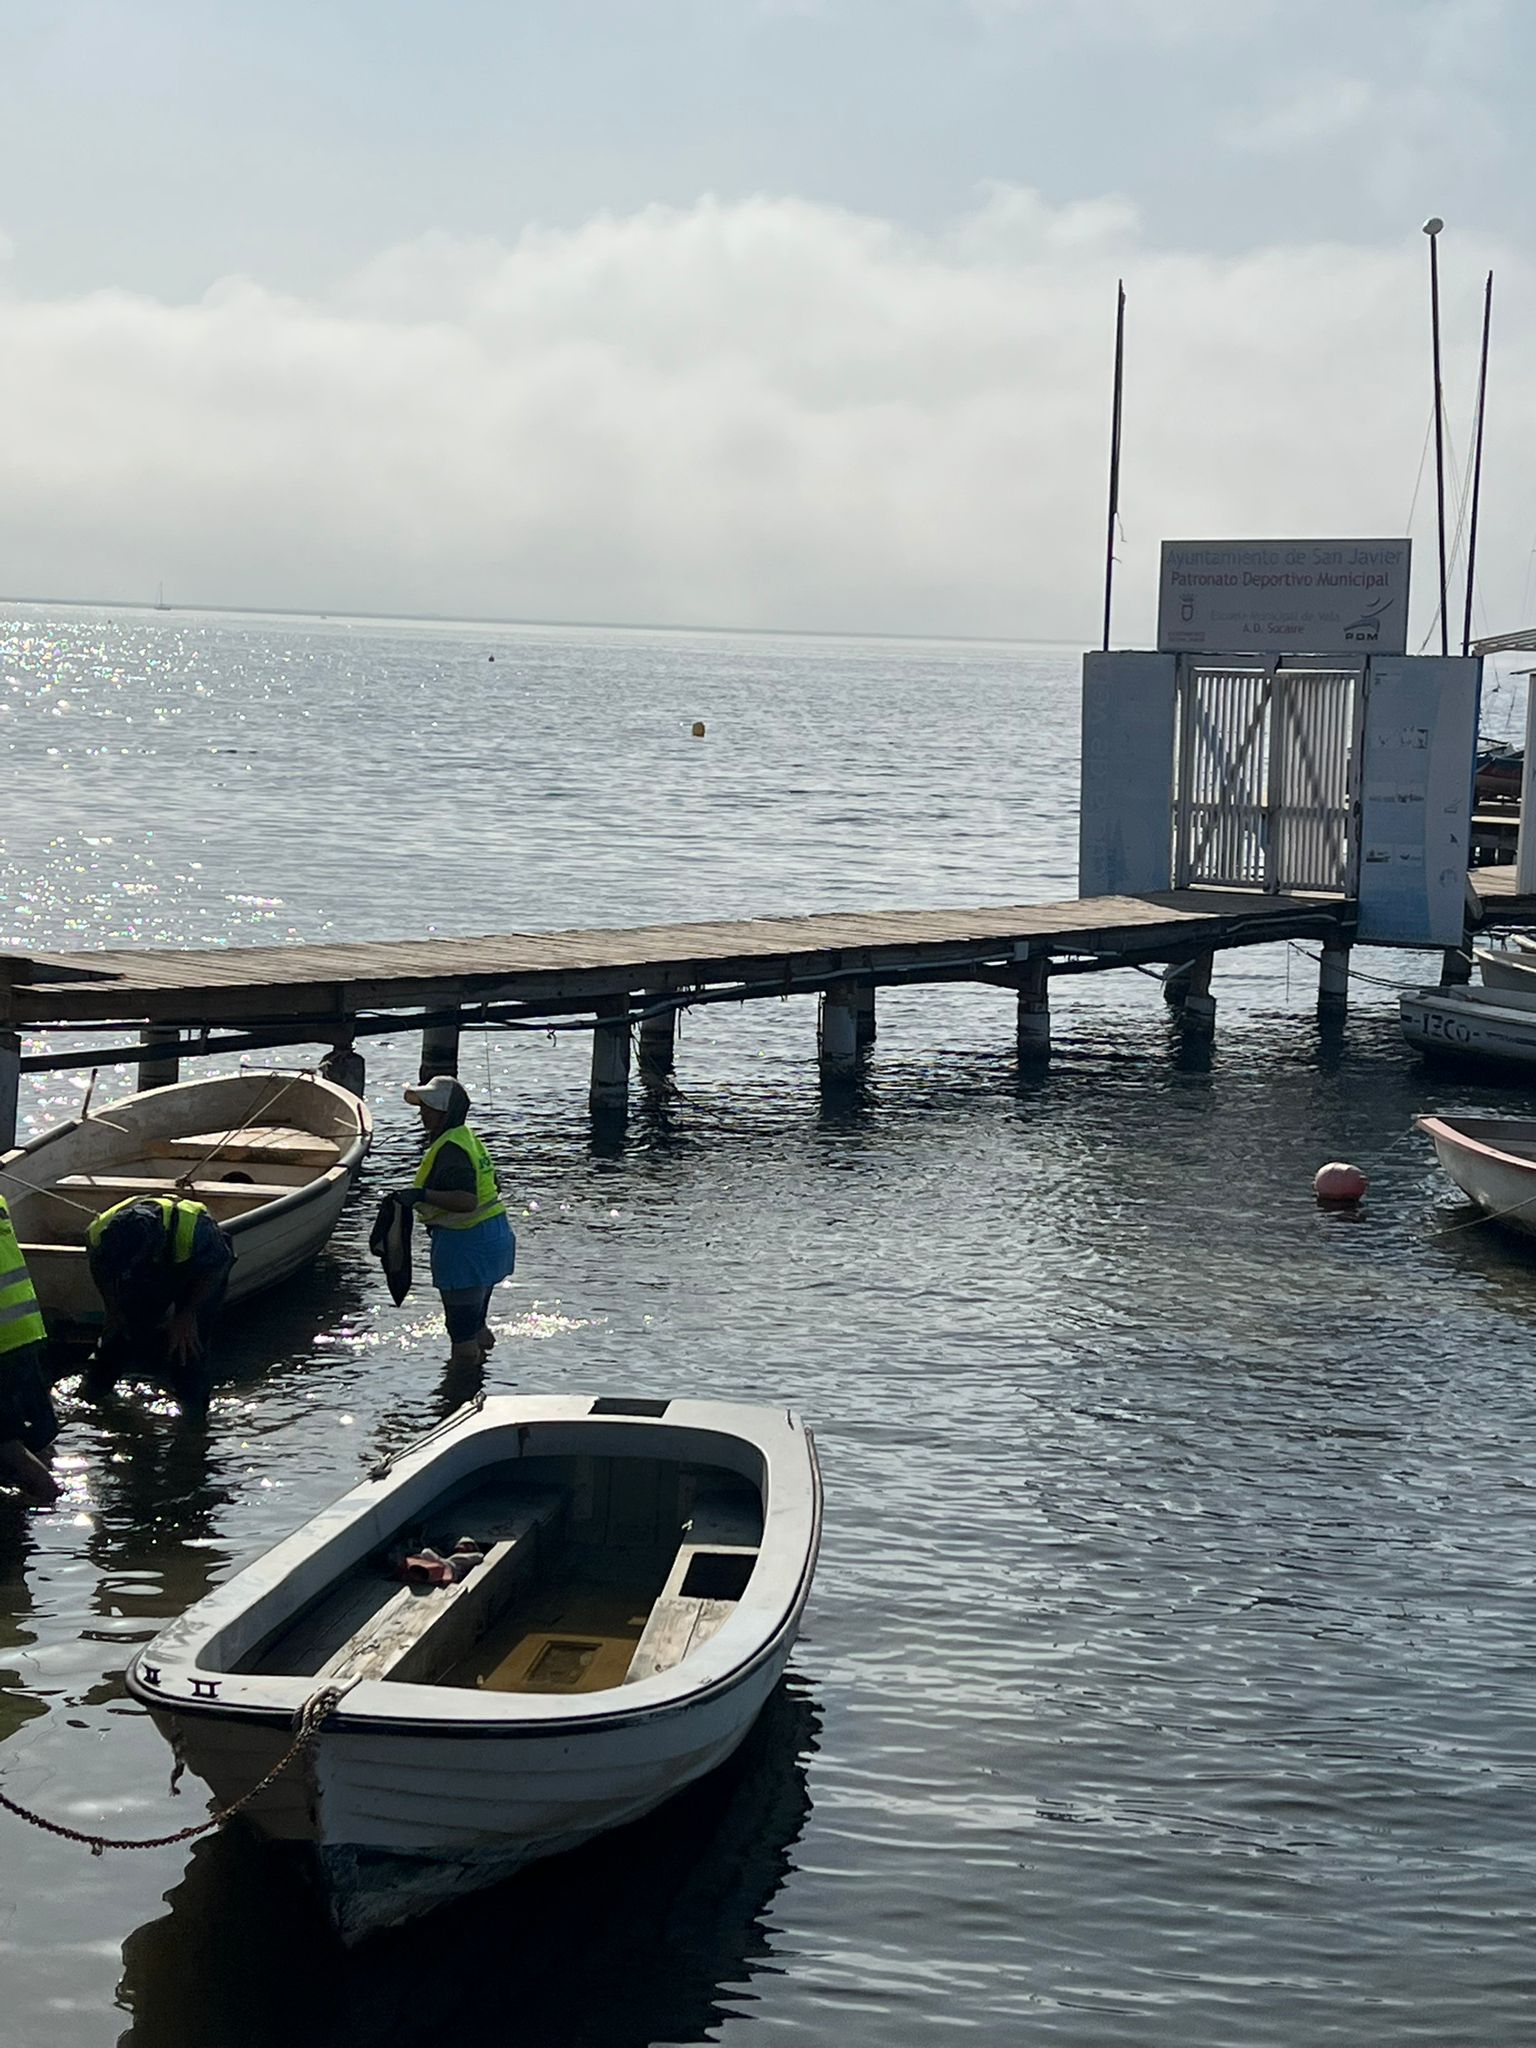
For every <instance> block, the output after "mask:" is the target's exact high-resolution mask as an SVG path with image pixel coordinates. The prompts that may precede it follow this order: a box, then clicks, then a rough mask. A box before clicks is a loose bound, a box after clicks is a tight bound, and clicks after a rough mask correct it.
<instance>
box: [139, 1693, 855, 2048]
mask: <svg viewBox="0 0 1536 2048" xmlns="http://www.w3.org/2000/svg"><path fill="white" fill-rule="evenodd" d="M819 1729H820V1716H819V1713H818V1710H817V1708H816V1705H815V1702H814V1700H813V1699H812V1697H811V1695H810V1693H809V1691H808V1690H807V1689H806V1687H805V1686H804V1684H803V1683H802V1682H801V1681H800V1680H798V1679H797V1678H795V1677H793V1676H791V1677H789V1678H787V1679H786V1680H785V1682H784V1684H783V1685H782V1686H781V1687H780V1688H779V1690H778V1692H777V1693H775V1695H774V1696H773V1698H772V1699H771V1700H770V1701H769V1703H768V1706H767V1708H766V1709H765V1710H764V1713H763V1716H762V1718H761V1720H760V1721H759V1722H758V1724H757V1726H756V1728H754V1729H753V1731H752V1733H751V1735H750V1736H749V1737H748V1738H747V1740H746V1742H745V1743H743V1745H742V1747H741V1749H740V1750H739V1751H738V1752H737V1754H736V1756H735V1757H734V1758H733V1759H732V1760H731V1761H730V1763H728V1764H727V1765H725V1766H724V1768H723V1769H722V1770H720V1771H717V1772H716V1773H715V1774H714V1775H713V1776H712V1777H711V1778H709V1779H707V1780H705V1782H704V1783H703V1784H700V1785H696V1786H694V1787H693V1788H692V1789H691V1790H690V1791H688V1792H686V1793H684V1794H683V1795H682V1797H681V1798H678V1799H675V1800H673V1801H672V1802H671V1803H670V1805H668V1806H667V1807H665V1808H663V1809H662V1810H661V1811H660V1812H659V1813H655V1814H652V1815H651V1816H650V1817H649V1818H648V1819H646V1820H643V1821H641V1822H639V1823H637V1824H636V1825H635V1826H634V1827H630V1828H626V1829H624V1830H623V1831H622V1832H620V1833H618V1834H615V1835H611V1836H608V1837H607V1838H605V1839H603V1840H600V1841H597V1842H594V1843H592V1844H591V1845H590V1846H589V1847H587V1848H586V1849H583V1850H580V1851H578V1852H577V1853H576V1854H575V1855H572V1856H565V1857H561V1858H559V1859H557V1860H556V1861H554V1862H551V1863H545V1864H540V1865H537V1866H535V1867H534V1868H533V1869H531V1870H527V1871H524V1872H522V1873H521V1874H520V1875H519V1876H517V1877H515V1878H513V1879H511V1880H510V1881H509V1882H508V1883H506V1884H504V1885H499V1886H497V1887H496V1888H495V1889H494V1890H492V1891H488V1892H478V1893H474V1894H472V1895H471V1896H469V1897H467V1898H465V1899H463V1900H461V1901H459V1902H458V1903H456V1904H453V1905H450V1906H446V1907H444V1908H442V1909H441V1910H439V1911H438V1912H436V1913H434V1914H432V1915H431V1916H430V1917H429V1918H427V1919H425V1920H421V1921H418V1922H416V1923H414V1924H413V1925H412V1926H411V1927H409V1928H407V1929H405V1930H403V1931H399V1932H396V1933H392V1934H387V1935H383V1936H380V1937H377V1938H376V1939H374V1940H373V1941H370V1942H366V1943H364V1944H363V1945H362V1946H361V1947H360V1948H358V1949H356V1950H350V1951H349V1950H344V1949H342V1948H341V1947H340V1945H339V1944H338V1943H337V1942H336V1940H335V1938H334V1937H333V1935H332V1934H331V1932H330V1928H329V1924H328V1922H327V1921H326V1919H325V1916H324V1912H323V1909H322V1907H321V1905H320V1903H319V1901H318V1899H317V1898H316V1897H315V1896H314V1895H313V1893H312V1892H311V1891H310V1889H309V1885H308V1882H307V1873H306V1872H305V1870H304V1868H303V1866H302V1865H301V1864H300V1863H299V1862H298V1861H296V1860H295V1858H294V1857H293V1856H292V1854H291V1853H289V1852H287V1851H284V1850H280V1849H277V1848H274V1847H273V1846H272V1845H270V1844H266V1843H262V1842H260V1841H258V1840H256V1839H255V1838H254V1837H252V1836H250V1835H247V1834H243V1833H237V1832H231V1833H229V1834H227V1835H220V1836H217V1837H214V1838H213V1839H210V1840H205V1841H203V1842H200V1843H199V1844H198V1846H197V1847H196V1848H195V1849H194V1850H193V1852H192V1856H191V1860H190V1862H189V1864H188V1867H187V1870H186V1874H185V1875H184V1877H183V1878H182V1881H181V1882H180V1884H178V1885H177V1886H176V1888H175V1889H174V1890H173V1891H171V1892H169V1893H168V1894H167V1896H166V1904H167V1905H168V1906H169V1907H170V1911H169V1913H167V1914H165V1915H164V1916H163V1917H162V1918H160V1919H157V1920H154V1921H151V1922H149V1923H148V1924H147V1925H145V1926H143V1927H141V1928H139V1929H138V1930H137V1932H136V1933H134V1934H132V1935H130V1936H129V1938H128V1940H127V1941H126V1942H125V1943H124V1945H123V1977H122V1982H121V1984H120V1986H119V1991H118V2002H119V2004H120V2005H121V2006H123V2007H124V2009H125V2010H127V2011H128V2012H129V2013H131V2014H132V2024H131V2025H130V2026H129V2028H128V2030H127V2032H126V2033H125V2034H123V2035H122V2036H121V2037H120V2042H119V2048H211V2044H215V2043H216V2044H218V2048H270V2044H271V2043H272V2042H274V2041H281V2042H282V2043H283V2044H284V2048H311V2044H314V2048H321V2044H324V2048H364V2044H367V2048H429V2044H437V2043H440V2042H444V2041H452V2042H453V2043H454V2044H455V2048H493V2044H494V2048H507V2044H509V2043H513V2042H526V2043H528V2044H529V2048H534V2044H537V2048H649V2044H650V2043H652V2042H656V2041H668V2042H696V2041H705V2040H708V2039H709V2038H711V2029H713V2028H716V2027H718V2026H719V2025H720V2024H721V2022H722V2021H723V2020H725V2019H726V2018H728V2017H729V2016H730V2015H731V2014H733V2013H736V2012H739V2011H740V2010H741V2009H742V2008H743V2007H744V2006H748V2005H750V2004H751V2003H752V2002H753V1999H754V1996H755V1994H754V1993H753V1991H752V1989H751V1983H752V1979H753V1978H754V1977H755V1976H756V1975H757V1974H758V1973H759V1972H760V1971H762V1970H763V1969H764V1968H765V1967H767V1966H769V1964H770V1959H771V1958H772V1956H773V1953H774V1949H773V1932H774V1930H773V1927H772V1925H771V1924H770V1922H769V1920H768V1918H767V1914H768V1909H769V1907H770V1905H771V1903H772V1901H773V1898H774V1896H775V1894H776V1893H777V1892H778V1890H779V1888H780V1886H781V1885H782V1884H783V1883H784V1881H785V1878H786V1877H787V1876H788V1875H789V1873H790V1870H791V1868H792V1862H791V1853H790V1852H791V1851H792V1849H793V1848H794V1845H795V1843H796V1842H797V1841H798V1839H799V1837H800V1833H801V1830H802V1829H803V1827H804V1825H805V1819H806V1816H807V1814H808V1813H809V1811H810V1795H809V1792H808V1790H807V1787H806V1775H805V1766H806V1760H807V1758H808V1757H809V1756H810V1755H811V1754H812V1753H813V1752H814V1751H815V1749H816V1747H817V1737H818V1733H819Z"/></svg>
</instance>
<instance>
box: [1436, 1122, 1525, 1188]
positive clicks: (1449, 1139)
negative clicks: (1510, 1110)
mask: <svg viewBox="0 0 1536 2048" xmlns="http://www.w3.org/2000/svg"><path fill="white" fill-rule="evenodd" d="M1465 1121H1466V1122H1468V1123H1473V1122H1486V1123H1517V1122H1519V1121H1520V1119H1519V1118H1517V1117H1486V1118H1474V1117H1468V1118H1466V1119H1465ZM1413 1127H1414V1129H1415V1130H1416V1131H1422V1132H1423V1133H1424V1135H1425V1137H1426V1138H1428V1139H1429V1141H1430V1143H1431V1144H1432V1145H1434V1147H1435V1149H1436V1150H1437V1151H1438V1150H1439V1148H1440V1146H1441V1144H1442V1143H1445V1144H1446V1145H1448V1146H1449V1147H1450V1149H1451V1150H1452V1151H1453V1152H1468V1153H1477V1154H1479V1155H1481V1156H1482V1157H1483V1158H1485V1159H1493V1160H1496V1161H1497V1162H1498V1164H1499V1165H1500V1166H1509V1167H1513V1168H1514V1169H1515V1171H1516V1172H1517V1173H1522V1174H1536V1159H1526V1158H1522V1156H1521V1155H1520V1154H1519V1153H1518V1152H1505V1151H1504V1150H1502V1149H1501V1147H1499V1146H1498V1145H1490V1144H1489V1143H1488V1141H1487V1139H1486V1138H1474V1137H1470V1136H1468V1134H1467V1133H1466V1132H1465V1131H1462V1130H1459V1129H1458V1128H1457V1125H1456V1122H1455V1120H1453V1119H1451V1118H1448V1117H1444V1116H1436V1115H1425V1116H1416V1117H1415V1118H1414V1120H1413ZM1532 1127H1533V1129H1536V1119H1533V1120H1532Z"/></svg>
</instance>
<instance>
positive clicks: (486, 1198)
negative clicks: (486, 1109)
mask: <svg viewBox="0 0 1536 2048" xmlns="http://www.w3.org/2000/svg"><path fill="white" fill-rule="evenodd" d="M445 1145H457V1146H458V1148H459V1150H460V1151H461V1152H467V1153H468V1154H469V1161H470V1164H471V1165H472V1166H473V1167H474V1169H475V1206H474V1208H473V1209H467V1210H464V1211H462V1212H461V1211H459V1210H457V1209H439V1208H437V1207H436V1206H435V1205H434V1204H432V1203H430V1202H418V1203H417V1205H416V1214H417V1215H418V1216H419V1217H420V1218H421V1220H422V1222H423V1223H425V1224H426V1226H427V1228H428V1229H429V1230H473V1229H474V1227H475V1225H476V1224H477V1223H489V1222H490V1220H491V1218H492V1217H493V1216H505V1215H506V1213H507V1205H506V1203H505V1202H504V1201H503V1200H502V1199H501V1190H500V1189H499V1188H498V1187H497V1185H496V1169H495V1167H494V1166H492V1164H491V1155H490V1153H489V1152H487V1151H486V1149H485V1147H484V1146H483V1145H482V1144H481V1142H480V1140H479V1139H478V1138H477V1137H476V1136H475V1134H474V1132H473V1131H472V1130H471V1129H470V1128H469V1126H468V1125H467V1124H455V1125H454V1127H453V1129H452V1130H451V1131H444V1132H443V1134H442V1136H441V1137H439V1138H434V1139H433V1140H432V1143H431V1144H430V1145H429V1146H428V1147H427V1149H426V1151H425V1153H424V1154H423V1155H422V1161H421V1164H420V1166H418V1167H417V1169H416V1178H415V1180H414V1181H413V1182H412V1183H411V1185H412V1186H413V1187H418V1188H424V1187H425V1186H426V1184H427V1182H428V1181H429V1180H430V1179H431V1178H432V1168H433V1166H434V1165H435V1164H436V1162H437V1155H438V1154H439V1152H441V1151H442V1149H443V1147H444V1146H445Z"/></svg>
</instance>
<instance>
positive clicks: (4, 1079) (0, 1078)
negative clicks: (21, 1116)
mask: <svg viewBox="0 0 1536 2048" xmlns="http://www.w3.org/2000/svg"><path fill="white" fill-rule="evenodd" d="M20 1103H21V1039H20V1037H19V1036H18V1035H17V1033H16V1032H14V1031H7V1030H6V1029H5V1027H4V1025H3V1024H0V1152H9V1151H10V1149H11V1147H12V1146H13V1145H14V1144H15V1142H16V1116H17V1111H18V1109H19V1107H20Z"/></svg>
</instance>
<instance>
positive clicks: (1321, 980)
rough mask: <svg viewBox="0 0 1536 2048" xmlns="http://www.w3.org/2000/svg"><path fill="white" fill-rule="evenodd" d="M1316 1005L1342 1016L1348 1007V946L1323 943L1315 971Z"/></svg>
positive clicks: (1334, 1014) (1333, 1014)
mask: <svg viewBox="0 0 1536 2048" xmlns="http://www.w3.org/2000/svg"><path fill="white" fill-rule="evenodd" d="M1317 1007H1318V1008H1319V1009H1320V1010H1326V1011H1327V1012H1328V1013H1329V1014H1330V1015H1332V1016H1336V1017H1337V1016H1342V1015H1343V1013H1344V1012H1345V1010H1347V1009H1348V1007H1349V948H1348V946H1346V945H1342V944H1337V945H1325V946H1324V947H1323V957H1322V964H1321V966H1320V967H1319V968H1318V971H1317Z"/></svg>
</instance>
